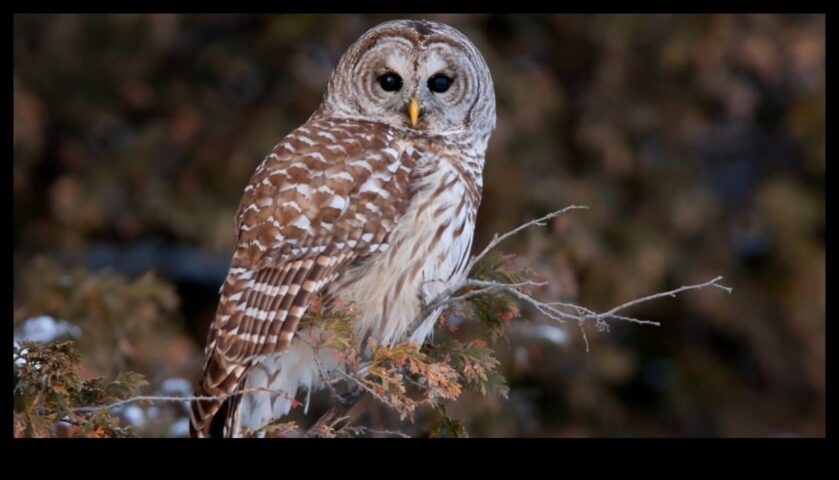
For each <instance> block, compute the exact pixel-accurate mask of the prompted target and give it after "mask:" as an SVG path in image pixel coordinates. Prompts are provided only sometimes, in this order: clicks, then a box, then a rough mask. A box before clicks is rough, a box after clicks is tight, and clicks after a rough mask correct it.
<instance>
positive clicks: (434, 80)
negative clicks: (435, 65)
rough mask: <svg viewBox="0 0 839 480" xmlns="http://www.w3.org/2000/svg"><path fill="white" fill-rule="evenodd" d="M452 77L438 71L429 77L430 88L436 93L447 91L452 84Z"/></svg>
mask: <svg viewBox="0 0 839 480" xmlns="http://www.w3.org/2000/svg"><path fill="white" fill-rule="evenodd" d="M452 81H453V80H452V78H451V77H447V76H445V75H443V74H442V73H438V74H437V75H434V76H433V77H431V78H429V79H428V89H429V90H431V91H432V92H434V93H445V91H446V90H448V89H449V87H451V86H452Z"/></svg>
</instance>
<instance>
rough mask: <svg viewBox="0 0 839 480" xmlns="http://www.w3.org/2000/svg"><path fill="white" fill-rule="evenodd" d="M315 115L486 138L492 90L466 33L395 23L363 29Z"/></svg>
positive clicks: (492, 105)
mask: <svg viewBox="0 0 839 480" xmlns="http://www.w3.org/2000/svg"><path fill="white" fill-rule="evenodd" d="M320 111H321V112H322V113H326V114H329V115H334V116H340V117H353V118H362V119H366V120H371V121H377V122H382V123H385V124H387V125H390V126H393V127H397V128H404V129H412V130H415V131H417V132H421V133H427V134H457V133H462V134H468V135H477V136H481V137H488V135H489V134H490V132H491V131H492V129H493V128H494V127H495V92H494V90H493V86H492V77H491V76H490V73H489V68H488V67H487V65H486V62H485V61H484V59H483V57H482V56H481V53H480V52H479V51H478V49H477V48H475V45H473V44H472V42H471V41H469V39H468V38H466V36H465V35H463V34H462V33H460V32H459V31H457V30H455V29H454V28H452V27H450V26H448V25H444V24H441V23H436V22H429V21H414V20H396V21H390V22H386V23H382V24H380V25H377V26H376V27H373V28H372V29H370V30H368V31H367V32H366V33H365V34H364V35H362V36H361V38H359V39H358V40H357V41H356V42H355V43H354V44H353V45H352V46H351V47H350V48H349V49H348V50H347V51H346V52H345V53H344V55H343V56H342V57H341V60H340V61H339V62H338V66H337V67H336V68H335V71H334V72H333V73H332V76H331V78H330V80H329V85H328V87H327V91H326V93H325V95H324V101H323V104H322V105H321V109H320Z"/></svg>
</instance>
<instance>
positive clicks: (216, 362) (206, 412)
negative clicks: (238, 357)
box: [189, 339, 247, 438]
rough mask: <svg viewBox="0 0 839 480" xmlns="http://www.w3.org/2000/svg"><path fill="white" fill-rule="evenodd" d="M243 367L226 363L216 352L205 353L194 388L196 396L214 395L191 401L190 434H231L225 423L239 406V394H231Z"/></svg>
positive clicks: (236, 387) (239, 380) (199, 435)
mask: <svg viewBox="0 0 839 480" xmlns="http://www.w3.org/2000/svg"><path fill="white" fill-rule="evenodd" d="M211 342H212V339H211ZM246 370H247V368H246V367H245V366H244V365H241V364H229V363H227V362H226V361H225V360H224V359H223V358H222V357H221V356H220V355H216V354H215V352H210V353H209V354H208V356H207V359H206V361H205V362H204V377H203V378H202V379H201V382H200V383H199V384H198V387H197V388H196V389H195V396H196V397H216V398H212V399H203V400H193V402H192V405H191V408H190V412H189V416H190V427H189V432H190V435H191V436H192V437H199V438H203V437H226V436H230V434H231V432H228V431H227V430H228V429H227V428H225V426H226V423H227V419H228V418H229V416H230V414H231V413H232V412H234V411H235V410H236V408H237V406H238V403H239V401H238V396H237V395H233V394H234V393H236V391H237V390H238V389H239V386H240V384H241V383H242V378H243V377H244V375H245V373H246Z"/></svg>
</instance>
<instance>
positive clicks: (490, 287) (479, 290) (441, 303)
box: [416, 205, 732, 352]
mask: <svg viewBox="0 0 839 480" xmlns="http://www.w3.org/2000/svg"><path fill="white" fill-rule="evenodd" d="M586 208H588V207H586V206H581V205H571V206H569V207H565V208H563V209H561V210H557V211H555V212H552V213H549V214H548V215H545V216H544V217H541V218H537V219H535V220H531V221H529V222H527V223H524V224H522V225H520V226H518V227H516V228H514V229H512V230H510V231H509V232H507V233H505V234H503V235H498V234H495V236H493V238H492V240H491V241H490V242H489V244H488V245H487V246H486V247H485V248H484V249H483V250H482V251H481V252H480V253H479V254H478V255H475V256H473V257H472V258H471V259H470V260H469V263H467V265H466V268H465V270H464V271H465V275H464V276H463V278H462V279H461V280H459V281H457V282H454V283H453V284H451V285H447V286H446V288H445V289H443V291H442V292H440V293H439V294H438V295H437V296H436V297H434V299H433V300H432V301H430V302H427V303H426V304H425V305H424V308H422V309H421V312H420V314H419V315H418V316H417V318H416V322H417V324H419V323H420V322H422V320H423V319H425V318H427V317H428V316H429V315H433V314H434V313H435V312H437V311H439V310H440V309H441V308H443V307H447V306H450V305H456V304H461V303H462V302H463V301H465V300H467V299H468V298H471V297H474V296H476V295H482V294H486V293H493V292H506V293H508V294H511V295H513V296H514V297H516V298H518V299H519V300H521V301H523V302H524V303H527V304H529V305H531V306H533V307H534V308H535V309H536V310H537V311H538V312H539V313H541V314H543V315H545V316H546V317H548V318H550V319H552V320H555V321H558V322H561V323H564V322H565V321H567V320H573V321H575V322H577V324H578V325H579V327H580V332H581V334H582V337H583V340H584V341H585V344H586V352H588V351H589V342H588V335H587V334H586V330H585V327H584V323H585V322H587V321H594V322H595V323H596V325H597V327H598V330H606V329H608V323H607V321H608V320H620V321H624V322H630V323H636V324H640V325H654V326H659V325H660V324H659V322H654V321H650V320H639V319H637V318H633V317H628V316H625V315H619V314H618V312H622V311H624V310H626V309H628V308H630V307H632V306H635V305H638V304H641V303H645V302H649V301H651V300H655V299H658V298H663V297H675V296H676V294H678V293H682V292H685V291H688V290H697V289H701V288H706V287H716V288H719V289H722V290H725V291H726V292H728V293H731V291H732V289H731V288H730V287H726V286H724V285H722V284H720V283H719V282H720V281H721V280H722V278H723V277H716V278H714V279H712V280H709V281H707V282H705V283H700V284H696V285H687V286H682V287H679V288H677V289H675V290H670V291H668V292H662V293H656V294H653V295H648V296H646V297H642V298H638V299H635V300H630V301H628V302H626V303H623V304H621V305H618V306H616V307H614V308H612V309H610V310H608V311H605V312H602V313H597V312H594V311H592V310H590V309H588V308H585V307H582V306H580V305H575V304H573V303H566V302H542V301H540V300H537V299H536V298H535V297H533V296H532V295H531V294H530V293H528V292H525V291H523V289H524V288H525V287H540V286H544V285H545V284H546V283H544V282H542V283H540V282H532V281H525V282H520V283H509V284H505V283H498V282H491V281H484V280H477V279H474V278H469V275H470V274H471V273H472V271H473V270H474V268H475V266H476V265H477V264H478V262H479V261H480V260H481V259H483V258H484V257H485V256H486V255H487V254H488V253H489V252H490V251H491V250H492V249H493V248H495V247H496V246H498V244H500V243H501V242H503V241H504V240H506V239H507V238H509V237H511V236H513V235H515V234H516V233H519V232H521V231H522V230H524V229H526V228H528V227H531V226H544V225H545V224H546V223H545V222H547V220H550V219H551V218H554V217H557V216H559V215H561V214H563V213H566V212H568V211H570V210H579V209H586ZM433 282H438V283H444V284H445V283H446V282H444V281H442V280H428V281H425V282H423V285H424V284H426V283H433ZM464 288H474V290H471V291H468V292H466V293H463V294H461V295H457V292H459V291H461V290H463V289H464Z"/></svg>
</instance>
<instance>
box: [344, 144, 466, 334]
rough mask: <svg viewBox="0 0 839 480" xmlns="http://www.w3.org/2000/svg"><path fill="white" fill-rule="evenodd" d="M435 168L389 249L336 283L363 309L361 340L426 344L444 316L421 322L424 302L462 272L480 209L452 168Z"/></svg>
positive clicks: (439, 164)
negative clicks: (434, 327)
mask: <svg viewBox="0 0 839 480" xmlns="http://www.w3.org/2000/svg"><path fill="white" fill-rule="evenodd" d="M435 167H436V168H433V169H432V171H431V173H430V174H429V175H427V176H425V177H424V178H423V180H422V182H421V184H420V185H419V190H418V191H417V193H416V194H415V196H414V198H413V200H412V202H411V205H410V206H409V208H408V210H407V211H406V212H405V215H404V216H403V217H402V218H401V219H400V220H399V223H398V225H397V226H396V228H394V230H393V232H391V235H390V238H389V239H388V242H387V249H386V250H385V251H383V252H378V253H377V254H376V255H374V256H372V257H371V258H370V259H369V260H368V261H366V262H365V263H364V264H362V265H360V266H358V267H355V268H353V269H350V270H348V271H347V272H346V273H345V274H344V275H343V276H342V278H341V279H340V280H339V281H338V282H336V284H335V288H336V289H337V290H336V291H335V294H336V295H337V296H338V297H339V298H341V299H342V300H344V301H346V302H353V303H354V304H355V305H356V307H357V311H358V312H359V317H358V323H357V324H356V334H357V336H358V338H364V337H365V336H366V335H368V334H369V335H370V336H371V338H375V339H376V340H377V341H378V342H380V343H383V344H388V345H392V344H394V343H396V342H398V341H400V340H402V339H404V338H405V337H408V336H410V339H411V340H412V341H414V342H417V343H422V342H423V341H424V340H425V338H426V336H427V335H428V334H429V333H430V332H431V330H432V328H433V325H434V320H435V319H436V318H437V316H438V315H439V312H434V313H433V314H432V315H429V316H428V317H427V318H425V319H423V321H421V322H417V320H418V315H419V314H420V312H421V310H422V307H423V302H430V301H431V300H433V299H434V297H436V296H437V294H439V293H440V292H441V291H442V290H444V289H445V288H446V287H447V286H448V285H449V284H450V283H451V282H455V281H457V280H458V279H459V277H460V275H461V274H462V270H463V267H464V266H465V264H466V257H467V256H468V254H469V250H470V247H471V244H472V234H473V230H474V214H473V213H472V211H473V210H474V208H475V207H476V206H473V205H468V203H467V202H468V195H467V186H466V183H465V180H464V179H463V178H461V177H460V175H459V174H458V172H457V170H456V169H455V168H454V167H453V166H452V165H451V164H449V163H448V162H447V161H445V160H441V161H439V162H436V163H435ZM441 187H444V188H441ZM421 298H422V301H421Z"/></svg>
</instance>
